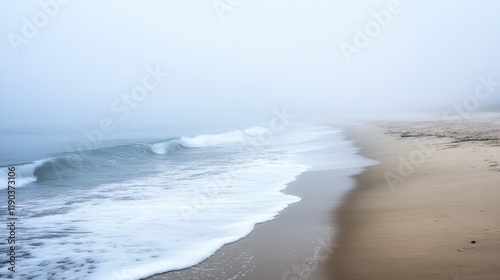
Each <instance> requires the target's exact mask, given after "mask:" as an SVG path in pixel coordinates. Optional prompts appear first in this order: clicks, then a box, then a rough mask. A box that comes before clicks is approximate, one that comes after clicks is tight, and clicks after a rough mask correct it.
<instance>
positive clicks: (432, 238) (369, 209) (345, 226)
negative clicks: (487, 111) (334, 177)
mask: <svg viewBox="0 0 500 280" xmlns="http://www.w3.org/2000/svg"><path fill="white" fill-rule="evenodd" d="M349 127H350V128H349V130H348V133H349V137H350V138H351V139H355V142H356V145H357V146H359V147H361V148H362V154H363V155H366V156H368V157H371V158H374V159H376V160H378V161H380V162H381V163H380V164H379V165H375V166H371V167H368V169H367V170H366V172H364V173H363V174H360V175H358V176H355V179H356V181H357V186H356V188H355V189H354V191H353V192H351V193H350V194H349V195H348V196H347V197H346V198H345V201H344V204H343V206H342V207H341V208H339V209H338V211H337V212H336V218H335V219H336V223H337V224H338V225H339V227H340V233H339V236H338V237H337V239H336V242H337V243H338V244H339V247H338V248H337V249H336V250H335V252H334V254H333V256H332V258H331V259H330V261H329V262H328V263H326V264H324V265H323V269H325V270H330V275H331V278H330V279H339V280H350V279H356V280H362V279H370V280H377V279H384V280H388V279H389V280H390V279H398V280H399V279H422V280H423V279H427V280H428V279H436V280H437V279H440V280H462V279H481V280H489V279H492V280H493V279H499V277H500V266H499V265H498V260H499V259H500V219H498V217H499V215H500V204H499V203H498V202H499V201H500V165H499V162H500V142H499V135H500V130H499V128H500V126H499V121H498V117H496V118H495V117H493V118H491V117H489V118H478V119H470V120H460V121H454V122H444V121H420V122H377V123H372V124H366V123H365V124H358V125H351V126H349ZM419 156H421V157H419ZM386 177H388V178H389V180H387V178H386Z"/></svg>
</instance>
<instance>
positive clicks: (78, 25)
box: [0, 0, 500, 127]
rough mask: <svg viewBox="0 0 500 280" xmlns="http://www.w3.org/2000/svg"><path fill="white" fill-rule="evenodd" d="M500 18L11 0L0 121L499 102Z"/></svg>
mask: <svg viewBox="0 0 500 280" xmlns="http://www.w3.org/2000/svg"><path fill="white" fill-rule="evenodd" d="M63 2H64V3H63ZM66 2H67V3H66ZM40 3H49V4H47V5H46V6H45V7H43V5H41V4H40ZM54 3H55V4H54ZM499 14H500V2H499V1H496V0H488V1H487V0H484V1H465V0H462V1H454V0H447V1H430V0H419V1H415V0H414V1H410V0H401V1H387V0H383V1H378V0H371V1H368V0H356V1H353V0H330V1H326V0H301V1H299V0H261V1H256V0H252V1H251V0H239V1H238V0H220V1H219V0H217V1H213V0H196V1H195V0H175V1H174V0H170V1H167V0H164V1H161V0H149V1H146V0H143V1H125V0H120V1H118V0H114V1H97V0H85V1H78V0H73V1H68V0H65V1H62V0H60V1H57V0H40V1H38V0H37V1H26V0H24V1H7V0H2V1H0V35H1V36H2V37H3V39H2V40H0V96H1V102H0V118H1V120H2V122H3V124H4V125H5V124H6V122H8V123H9V124H15V125H26V126H39V127H43V126H58V125H61V126H68V125H72V126H77V127H78V126H91V125H93V124H97V123H99V122H100V120H102V119H103V118H108V119H110V120H112V121H113V122H115V123H117V124H120V125H130V126H138V125H144V126H154V125H162V126H174V125H177V126H186V125H200V126H207V127H208V126H210V127H216V126H217V125H219V124H220V125H221V126H232V125H234V126H237V125H239V124H241V125H247V124H250V123H253V122H260V121H265V120H267V119H269V118H270V116H271V115H272V112H273V109H274V108H282V107H287V108H288V111H289V112H292V113H294V114H295V115H297V116H298V117H299V118H301V119H331V118H337V117H356V116H359V117H368V116H370V117H371V116H384V115H387V114H388V113H389V112H397V113H401V112H415V111H419V110H424V111H425V110H430V109H434V110H435V109H436V108H438V111H439V110H445V109H446V108H451V106H452V105H453V104H455V103H457V104H461V103H463V102H469V103H468V104H469V105H468V107H469V108H473V107H474V106H475V103H474V102H475V101H474V98H476V101H478V104H480V105H481V106H484V105H486V104H492V103H494V102H499V101H500V87H498V85H497V88H494V87H493V88H492V87H490V91H491V89H493V91H491V93H493V94H488V93H490V91H488V89H487V86H484V87H483V91H482V92H481V90H480V91H479V92H480V93H481V94H482V95H479V96H481V99H480V98H478V97H477V96H476V97H475V96H474V94H475V90H476V89H477V87H478V86H479V85H481V82H480V77H484V79H486V80H488V79H490V80H491V81H499V82H500V17H499V16H498V15H499ZM377 20H378V21H377ZM151 72H157V73H156V74H153V75H152V74H151ZM167 72H168V73H169V75H168V77H166V76H167V75H166V73H167ZM491 81H490V84H491ZM483 84H484V83H483ZM493 84H494V82H493ZM495 89H497V90H496V92H495ZM127 98H128V101H127ZM127 102H128V103H127Z"/></svg>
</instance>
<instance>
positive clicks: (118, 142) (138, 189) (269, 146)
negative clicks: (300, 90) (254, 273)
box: [0, 124, 374, 279]
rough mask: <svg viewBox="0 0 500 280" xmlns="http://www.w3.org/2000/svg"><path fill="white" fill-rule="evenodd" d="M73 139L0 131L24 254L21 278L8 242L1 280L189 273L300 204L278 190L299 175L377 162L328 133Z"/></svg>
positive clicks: (1, 161) (305, 129)
mask: <svg viewBox="0 0 500 280" xmlns="http://www.w3.org/2000/svg"><path fill="white" fill-rule="evenodd" d="M156 134H158V132H157V133H156ZM159 134H161V133H159ZM173 134H175V132H172V131H169V132H168V133H165V135H173ZM68 139H71V137H69V134H68V133H66V132H65V131H57V132H54V131H52V132H50V133H49V132H47V131H43V130H30V131H16V130H5V131H3V132H2V139H1V140H0V141H1V143H0V145H1V150H0V156H1V158H0V186H3V189H2V191H1V192H0V195H1V196H2V197H5V199H2V200H0V201H2V202H3V203H2V204H3V205H0V209H1V210H2V211H1V213H2V216H1V219H2V221H7V218H8V217H7V202H6V200H7V190H6V186H7V177H8V171H7V170H8V167H10V166H15V167H16V173H17V174H16V187H17V188H16V211H15V215H16V218H17V221H16V225H17V227H16V244H15V246H16V252H17V255H16V272H15V273H12V272H10V271H9V270H8V267H9V264H8V263H7V257H6V255H7V251H8V248H9V246H10V245H9V244H7V242H6V241H7V239H6V238H1V241H0V247H1V250H2V251H1V252H2V258H1V259H2V262H1V263H0V278H1V279H141V278H143V277H147V276H150V275H153V274H156V273H160V272H166V271H171V270H177V269H182V268H187V267H190V266H193V265H195V264H198V263H200V262H201V261H203V260H205V259H206V258H208V257H209V256H211V255H212V254H213V253H214V252H216V251H217V250H218V249H219V248H221V247H222V246H223V245H225V244H228V243H231V242H234V241H237V240H239V239H241V238H243V237H245V236H247V235H248V234H249V233H250V232H251V231H252V230H253V228H254V226H255V225H256V224H258V223H263V222H266V221H270V220H272V219H274V218H275V217H276V216H277V215H278V214H279V213H280V211H282V210H284V209H285V208H286V207H287V206H289V205H290V204H293V203H297V202H299V201H300V197H297V196H291V195H286V194H284V193H282V192H281V191H282V190H283V189H285V188H286V185H287V184H288V183H290V182H292V181H293V180H294V179H295V178H296V177H297V176H298V175H299V174H301V173H303V172H305V171H307V170H328V169H338V168H353V167H355V168H356V167H357V168H359V171H360V172H361V170H362V168H363V167H366V166H368V165H371V164H373V163H374V162H373V161H371V160H369V159H366V158H364V157H361V156H360V155H358V154H357V152H358V149H357V148H356V147H354V146H353V144H352V143H351V142H349V141H348V140H346V139H345V137H344V135H343V132H342V130H340V129H337V128H334V127H331V126H325V125H311V124H307V125H305V124H301V125H294V126H289V127H287V128H286V129H283V130H282V131H273V130H271V129H269V128H265V127H253V128H247V129H241V130H234V131H229V132H220V133H207V134H199V135H190V136H189V135H186V136H179V137H167V138H161V137H155V138H153V139H151V138H147V137H143V135H141V134H140V133H136V134H135V135H134V133H129V134H128V135H127V137H122V138H118V139H113V140H109V141H108V140H107V141H104V140H102V141H100V142H99V143H98V144H99V145H93V146H89V145H87V146H85V147H87V148H88V149H75V148H69V147H78V145H71V143H70V144H67V143H65V141H67V140H68ZM72 141H75V143H76V140H72ZM63 143H65V144H63ZM94 144H95V143H94ZM0 235H3V236H4V237H6V236H7V235H8V230H7V229H6V228H5V229H0Z"/></svg>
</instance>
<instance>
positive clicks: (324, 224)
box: [145, 168, 357, 280]
mask: <svg viewBox="0 0 500 280" xmlns="http://www.w3.org/2000/svg"><path fill="white" fill-rule="evenodd" d="M356 171H357V169H352V168H345V169H335V170H326V171H306V172H304V173H302V174H300V175H299V176H298V177H297V178H296V180H295V181H292V182H291V183H289V184H288V185H287V188H286V189H285V190H284V191H283V192H284V193H286V194H290V195H297V196H299V197H301V201H299V202H297V203H295V204H292V205H290V206H289V207H287V208H286V209H285V210H283V211H282V212H281V213H279V214H278V216H277V217H276V218H275V219H274V220H271V221H269V222H265V223H261V224H257V225H256V226H255V228H254V230H253V231H252V232H251V233H250V234H249V235H248V236H246V237H244V238H242V239H240V240H238V241H236V242H233V243H230V244H226V245H224V246H223V247H222V248H221V249H219V250H218V251H217V252H216V253H215V254H214V255H212V256H211V257H209V258H208V259H206V260H205V261H203V262H201V263H199V264H197V265H195V266H192V267H189V268H186V269H183V270H177V271H170V272H165V273H161V274H156V275H153V276H151V277H148V278H145V279H147V280H158V279H174V280H176V279H179V280H180V279H235V280H236V279H259V280H260V279H280V280H281V279H283V280H296V279H311V280H312V279H324V280H326V279H330V278H327V277H328V276H327V275H326V274H325V273H324V271H323V270H321V269H319V265H320V264H321V263H323V262H325V261H327V259H328V257H330V255H331V253H333V251H334V247H335V244H334V242H333V241H334V239H335V231H334V230H333V225H332V224H331V213H332V211H334V209H335V208H336V207H338V206H339V205H340V202H341V199H342V197H343V196H344V195H345V194H347V193H349V192H350V191H351V190H352V188H353V187H354V186H355V182H354V181H353V179H352V176H351V175H352V174H353V172H356ZM301 277H302V278H301Z"/></svg>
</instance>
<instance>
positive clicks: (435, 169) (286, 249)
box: [147, 118, 500, 280]
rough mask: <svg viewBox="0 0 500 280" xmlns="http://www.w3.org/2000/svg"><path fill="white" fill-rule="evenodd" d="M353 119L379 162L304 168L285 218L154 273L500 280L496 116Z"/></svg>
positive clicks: (351, 133)
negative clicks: (200, 258)
mask: <svg viewBox="0 0 500 280" xmlns="http://www.w3.org/2000/svg"><path fill="white" fill-rule="evenodd" d="M337 125H338V124H337ZM342 126H343V127H344V128H345V131H346V135H347V137H348V138H349V139H350V140H351V141H353V142H354V143H355V145H356V146H358V147H360V148H361V151H360V154H361V155H363V156H366V157H369V158H371V159H375V160H377V161H379V162H380V163H379V164H377V165H373V166H369V167H366V170H365V171H364V172H362V173H361V174H357V175H356V173H359V170H354V169H349V168H346V169H338V170H327V171H316V172H305V173H303V174H301V175H300V176H298V178H297V180H296V181H294V182H292V183H290V184H289V185H288V188H287V189H286V190H284V192H285V193H286V194H291V195H297V196H299V197H301V198H302V200H301V201H300V202H298V203H296V204H293V205H291V206H289V207H288V208H287V209H285V210H284V211H282V212H281V213H280V214H279V215H278V216H277V217H276V219H275V220H272V221H270V222H267V223H263V224H258V225H256V227H255V229H254V230H253V231H252V232H251V233H250V235H248V236H247V237H246V238H243V239H241V240H239V241H236V242H234V243H231V244H228V245H225V246H224V247H223V248H221V249H220V250H219V251H217V252H216V253H215V254H214V255H213V256H212V257H210V258H208V259H207V260H206V261H204V262H202V263H200V264H198V265H196V266H194V267H191V268H188V269H184V270H180V271H173V272H169V273H163V274H158V275H155V276H153V277H150V278H147V279H256V280H260V279H284V280H291V279H293V280H298V279H310V280H327V279H335V280H350V279H356V280H361V279H370V280H377V279H381V280H382V279H384V280H387V279H422V280H423V279H436V280H438V279H439V280H460V279H481V280H482V279H485V280H489V279H492V280H493V279H498V277H499V275H500V266H498V264H497V260H498V259H499V258H500V220H499V219H498V216H499V215H500V206H499V204H498V201H500V165H499V156H500V144H499V141H498V135H499V133H500V126H499V125H498V120H497V119H491V118H487V119H477V120H468V121H461V122H459V123H458V122H443V121H415V122H408V121H406V122H395V121H391V122H381V121H378V122H350V123H348V124H343V125H342Z"/></svg>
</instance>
